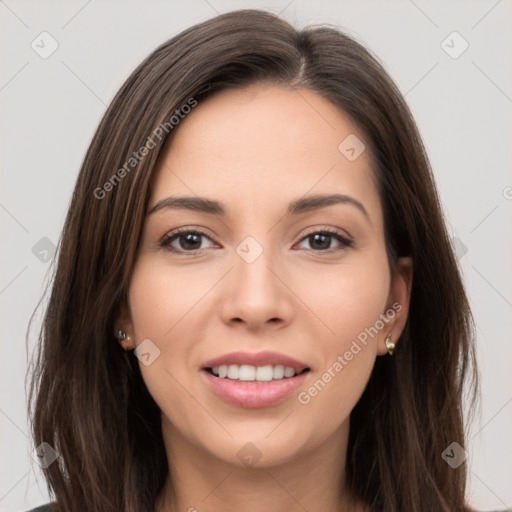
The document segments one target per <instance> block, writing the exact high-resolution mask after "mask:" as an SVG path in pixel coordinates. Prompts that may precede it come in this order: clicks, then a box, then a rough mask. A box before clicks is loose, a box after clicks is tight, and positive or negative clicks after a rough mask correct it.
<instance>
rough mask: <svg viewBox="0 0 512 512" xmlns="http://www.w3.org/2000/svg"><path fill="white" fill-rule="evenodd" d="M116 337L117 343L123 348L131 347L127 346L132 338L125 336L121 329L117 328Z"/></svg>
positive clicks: (128, 348)
mask: <svg viewBox="0 0 512 512" xmlns="http://www.w3.org/2000/svg"><path fill="white" fill-rule="evenodd" d="M117 339H118V340H119V343H120V344H121V346H122V347H123V348H124V349H125V350H130V349H131V347H130V346H129V345H130V344H129V342H130V341H132V339H131V338H130V336H127V335H126V333H125V332H124V331H123V330H122V329H119V331H118V333H117Z"/></svg>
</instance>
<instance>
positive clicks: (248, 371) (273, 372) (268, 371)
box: [212, 364, 297, 382]
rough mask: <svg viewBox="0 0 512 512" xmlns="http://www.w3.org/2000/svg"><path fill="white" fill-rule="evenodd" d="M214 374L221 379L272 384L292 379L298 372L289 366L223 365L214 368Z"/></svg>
mask: <svg viewBox="0 0 512 512" xmlns="http://www.w3.org/2000/svg"><path fill="white" fill-rule="evenodd" d="M212 372H213V374H214V375H216V376H217V377H220V378H221V379H225V378H228V379H231V380H243V381H258V382H270V381H271V380H280V379H283V378H290V377H294V376H295V375H296V373H297V372H296V371H295V370H294V369H293V368H290V367H289V366H286V367H285V366H283V365H280V364H279V365H276V366H271V365H267V366H251V365H249V364H242V365H237V364H230V365H229V366H228V365H225V364H222V365H220V366H214V367H213V368H212Z"/></svg>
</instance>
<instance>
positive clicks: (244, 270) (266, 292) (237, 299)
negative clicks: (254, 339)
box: [221, 251, 294, 332]
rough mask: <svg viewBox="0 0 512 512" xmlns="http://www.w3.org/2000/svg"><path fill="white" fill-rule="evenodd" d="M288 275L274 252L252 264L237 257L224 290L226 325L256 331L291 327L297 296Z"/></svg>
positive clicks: (224, 319) (264, 255)
mask: <svg viewBox="0 0 512 512" xmlns="http://www.w3.org/2000/svg"><path fill="white" fill-rule="evenodd" d="M249 261H250V260H249ZM284 274H285V273H284V271H283V269H281V268H280V267H279V266H278V265H277V263H276V261H275V259H274V260H273V261H272V259H271V257H270V251H263V252H262V253H261V254H260V255H259V257H258V258H256V260H254V261H252V262H250V263H249V262H248V261H246V260H244V259H243V258H242V257H239V255H238V254H235V257H234V260H233V268H232V270H231V271H230V272H229V274H228V275H227V276H226V280H225V283H224V286H223V289H222V295H223V300H222V308H221V315H222V320H223V322H224V323H226V324H230V325H234V326H236V325H240V326H245V328H246V329H249V330H251V331H254V332H255V331H262V330H269V329H270V330H277V329H281V328H283V327H285V326H286V325H288V324H289V323H290V322H291V321H292V317H293V315H294V306H293V293H292V291H291V289H290V285H289V284H288V285H287V283H286V281H287V279H286V276H285V275H284Z"/></svg>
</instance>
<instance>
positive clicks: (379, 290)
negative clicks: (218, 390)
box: [116, 84, 412, 512]
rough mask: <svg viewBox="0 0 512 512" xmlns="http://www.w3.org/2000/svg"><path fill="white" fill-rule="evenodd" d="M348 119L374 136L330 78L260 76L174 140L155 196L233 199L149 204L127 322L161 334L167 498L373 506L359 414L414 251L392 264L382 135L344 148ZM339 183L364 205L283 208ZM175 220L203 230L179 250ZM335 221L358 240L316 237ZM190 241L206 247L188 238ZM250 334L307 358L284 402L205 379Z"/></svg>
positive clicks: (242, 504) (202, 506)
mask: <svg viewBox="0 0 512 512" xmlns="http://www.w3.org/2000/svg"><path fill="white" fill-rule="evenodd" d="M349 134H355V135H356V136H357V137H358V138H359V139H361V140H364V137H363V135H362V134H361V133H360V132H359V130H358V129H357V127H356V126H354V125H353V124H352V123H351V122H350V120H349V119H348V117H347V116H346V115H344V114H343V113H342V112H340V111H339V110H338V109H337V108H336V107H335V106H334V105H332V104H331V103H330V102H328V101H327V100H326V99H324V98H322V97H321V96H319V95H318V94H316V93H314V92H312V91H308V90H300V91H298V92H297V91H293V90H289V89H285V88H280V87H276V86H272V85H268V84H258V85H254V86H251V87H249V88H246V89H243V90H231V91H222V92H220V93H218V94H217V95H215V96H213V97H212V98H210V99H208V100H206V101H204V102H202V103H200V104H199V105H198V106H197V107H196V108H195V109H194V110H193V111H192V112H191V113H190V114H189V115H188V116H187V117H186V118H185V119H184V120H183V121H181V123H180V125H179V127H178V129H176V131H175V132H174V134H173V137H174V138H173V140H172V145H168V147H167V148H166V151H165V152H164V154H163V155H162V158H161V160H160V164H159V166H158V168H157V169H156V170H155V173H156V174H154V176H153V178H154V181H153V184H152V192H151V198H150V201H149V209H148V211H149V210H150V209H151V208H152V207H153V206H154V205H155V204H156V203H157V202H158V201H160V200H161V199H164V198H166V197H168V196H170V195H179V196H202V197H203V196H204V197H208V198H211V199H215V200H217V201H220V202H222V203H223V204H224V205H225V207H226V210H227V215H226V216H225V218H223V217H221V216H219V215H212V214H207V213H203V212H197V211H189V210H184V209H181V210H180V209H166V208H163V209H161V210H159V211H157V212H155V213H153V214H151V215H148V216H147V217H146V222H145V225H144V229H143V233H142V241H141V245H140V251H139V253H138V256H137V260H136V264H135V268H134V272H133V275H132V280H131V284H130V289H129V296H128V303H126V304H123V305H122V307H121V313H120V315H119V317H118V321H117V324H116V332H117V329H120V328H121V329H123V330H124V331H125V332H126V333H127V334H128V335H129V336H130V337H131V339H132V340H133V341H132V342H130V343H131V345H130V344H129V345H128V346H127V348H128V349H130V348H135V347H136V346H137V345H138V344H140V343H141V342H142V341H143V340H145V339H150V340H151V341H152V342H153V343H154V344H155V345H156V346H157V347H158V348H159V350H160V355H159V357H157V358H156V359H154V361H153V362H151V364H149V365H148V366H146V365H144V364H142V363H141V362H140V369H141V372H142V376H143V378H144V382H145V383H146V385H147V387H148V390H149V392H150V393H151V395H152V396H153V398H154V399H155V401H156V403H157V404H158V405H159V407H160V409H161V411H162V429H163V435H164V441H165V446H166V451H167V457H168V460H169V465H170V474H171V475H173V481H172V482H171V481H170V480H169V481H168V482H167V485H166V487H165V489H164V492H162V494H161V495H160V496H159V499H158V503H157V507H156V510H157V512H163V511H164V510H165V511H173V510H176V511H177V510H180V511H181V510H183V511H186V510H189V511H193V510H198V511H199V510H200V511H201V512H203V511H204V512H209V511H218V510H224V511H235V510H244V511H246V512H252V511H261V510H266V511H272V512H280V511H283V512H290V511H292V512H294V511H303V510H308V511H309V512H314V511H320V510H322V512H327V511H341V510H366V508H365V507H364V506H363V504H362V503H359V502H358V501H357V500H356V499H354V498H353V497H351V496H350V493H349V492H348V491H347V490H346V489H345V483H344V482H345V463H344V461H345V455H346V449H347V441H348V433H349V428H350V421H349V415H350V412H351V410H352V409H353V408H354V406H355V405H356V403H357V401H358V400H359V398H360V396H361V394H362V392H363V390H364V388H365V386H366V383H367V382H368V379H369V376H370V373H371V371H372V368H373V365H374V363H375V360H376V357H378V356H384V357H390V356H389V355H387V352H386V346H385V343H384V340H385V338H386V336H387V335H388V334H389V333H391V335H392V340H393V341H396V340H398V338H399V336H400V334H401V333H402V330H403V328H404V325H405V321H406V318H407V312H408V306H409V296H410V288H411V282H412V263H411V261H410V259H409V258H403V259H401V260H400V262H399V266H398V268H397V270H396V271H395V272H394V273H393V275H391V274H390V270H389V265H388V260H387V255H386V250H385V240H384V225H383V215H382V206H381V202H380V198H379V195H378V191H377V188H376V185H375V181H374V175H373V171H372V168H371V164H370V155H369V149H368V145H366V148H367V149H366V151H364V152H363V153H362V154H361V155H360V156H359V157H358V158H357V159H356V160H354V161H349V160H348V159H347V158H346V157H345V156H344V155H343V154H342V153H341V152H340V151H339V150H338V145H339V144H340V142H341V141H343V140H344V139H345V138H346V137H347V136H348V135H349ZM332 193H340V194H345V195H348V196H351V197H353V198H355V199H357V200H358V201H360V202H361V203H362V204H363V205H364V208H365V209H366V211H367V213H368V218H366V217H365V215H363V214H362V213H361V211H360V210H359V209H357V208H356V207H354V206H353V205H350V204H336V205H331V206H328V207H324V208H322V209H320V210H316V211H311V212H306V213H302V214H300V215H297V216H287V215H285V209H286V207H287V205H288V203H289V202H291V201H292V200H295V199H298V198H301V197H303V196H305V195H313V194H332ZM176 228H194V229H196V230H200V231H202V232H204V233H205V234H206V236H203V237H198V238H196V239H194V240H193V241H194V242H195V245H192V246H191V245H187V240H186V239H184V237H183V236H182V237H181V239H180V238H177V239H174V241H173V242H172V246H173V247H174V248H175V249H176V250H177V251H180V252H181V254H178V253H173V252H171V251H169V250H168V249H166V248H162V247H161V246H160V245H159V244H160V242H161V240H162V239H163V238H164V237H165V235H166V234H169V233H171V232H172V231H173V230H175V229H176ZM323 228H330V229H334V230H336V231H337V232H339V233H340V234H341V235H343V236H345V237H350V239H351V240H353V245H352V246H350V247H344V246H343V245H342V244H341V243H340V242H338V241H337V240H336V239H335V238H334V237H332V238H330V239H329V237H327V239H326V240H325V239H324V240H320V242H316V244H315V241H314V240H313V239H312V237H311V236H306V235H311V234H313V233H318V232H319V231H322V229H323ZM171 234H172V233H171ZM247 236H251V237H253V238H254V239H255V240H256V241H257V242H258V244H259V245H260V246H261V248H262V250H263V252H262V254H261V255H260V256H259V257H258V258H257V259H256V260H255V261H253V262H252V263H248V262H247V261H245V260H244V259H243V258H241V257H240V256H239V254H238V253H237V252H236V249H237V247H238V246H239V245H240V243H241V242H242V241H243V240H244V239H245V238H246V237H247ZM190 247H192V249H190ZM194 248H200V249H199V253H196V254H192V255H190V254H186V252H187V250H188V252H189V253H190V252H193V251H194ZM322 248H329V249H331V252H326V251H324V252H323V253H322ZM195 250H197V249H195ZM396 302H398V303H399V304H400V305H401V310H400V312H398V313H396V314H395V315H394V316H393V318H392V319H390V320H389V322H388V323H386V324H385V326H384V328H383V329H381V330H380V331H379V333H378V335H376V336H374V337H373V338H372V337H369V339H368V343H367V345H366V346H364V345H362V344H359V345H360V346H361V347H362V350H360V351H359V352H358V353H357V354H356V355H354V357H353V359H352V360H351V361H349V362H348V364H347V365H346V366H344V368H343V370H342V371H341V372H339V373H336V376H335V377H334V378H332V379H331V381H330V382H329V383H328V384H327V385H326V386H325V387H324V388H323V389H322V390H321V391H320V392H318V394H317V395H316V396H314V397H312V398H311V401H310V402H309V403H307V404H302V403H300V402H299V401H298V399H297V394H298V392H300V391H305V390H306V391H307V390H308V389H309V388H310V387H311V386H312V385H313V383H314V382H315V381H317V380H318V379H319V378H321V377H322V374H323V373H324V372H325V371H326V370H327V369H328V368H329V367H332V366H333V363H334V362H335V361H336V360H337V357H338V356H339V355H343V354H344V353H345V352H346V351H347V350H349V349H350V346H351V344H352V343H353V341H354V340H356V338H357V336H358V334H360V333H361V332H362V331H364V329H365V328H368V327H370V326H373V325H375V322H376V321H377V320H378V319H379V315H381V314H385V313H386V311H388V310H389V309H390V308H392V305H393V304H394V303H396ZM272 319H273V320H272ZM399 349H400V345H399V343H398V344H397V350H399ZM239 350H244V351H249V352H260V351H263V350H272V351H277V352H280V353H282V354H286V355H290V356H292V357H295V358H296V359H299V360H300V361H304V362H306V363H307V364H308V365H309V366H310V368H311V371H310V372H309V374H308V375H307V378H306V381H305V382H304V385H303V386H302V387H301V389H299V390H298V392H297V393H294V394H293V395H292V396H291V397H290V398H288V399H287V400H285V401H284V402H282V403H280V404H277V405H274V406H271V407H264V408H255V409H248V408H241V407H237V406H234V405H230V404H228V403H225V402H224V401H223V400H221V399H220V398H219V397H217V396H216V395H215V394H213V393H212V392H211V391H210V390H209V389H208V388H207V386H206V385H205V383H204V382H203V378H202V376H201V374H200V368H201V366H202V364H203V363H204V362H205V361H207V360H208V359H211V358H214V357H217V356H220V355H223V354H227V353H229V352H233V351H239ZM249 442H250V443H253V444H254V445H255V446H256V447H257V450H258V451H259V454H260V457H261V458H260V459H259V460H258V462H257V463H256V464H255V465H254V466H251V467H248V466H247V465H245V464H244V463H243V461H242V460H241V459H239V458H238V456H237V452H239V450H241V449H242V448H243V447H244V446H246V443H249ZM173 486H174V487H173ZM171 493H173V494H174V495H175V499H172V497H171Z"/></svg>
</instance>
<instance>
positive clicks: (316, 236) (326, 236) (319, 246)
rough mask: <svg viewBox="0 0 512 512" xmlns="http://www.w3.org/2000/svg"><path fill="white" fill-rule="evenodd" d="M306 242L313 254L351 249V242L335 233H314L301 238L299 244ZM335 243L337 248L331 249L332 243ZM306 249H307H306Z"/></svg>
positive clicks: (323, 231)
mask: <svg viewBox="0 0 512 512" xmlns="http://www.w3.org/2000/svg"><path fill="white" fill-rule="evenodd" d="M304 240H307V241H308V242H309V244H310V247H311V249H310V250H313V251H315V252H324V251H325V252H335V251H339V250H343V249H345V248H347V247H351V246H352V244H353V242H352V240H349V239H348V238H347V237H345V236H343V235H342V234H340V233H338V232H337V231H331V230H322V231H315V232H313V233H310V234H308V235H306V236H305V237H304V238H302V240H301V242H302V241H304ZM333 241H334V242H337V243H338V245H339V247H338V248H336V247H334V248H333V247H331V244H332V242H333ZM306 249H307V248H306Z"/></svg>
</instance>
